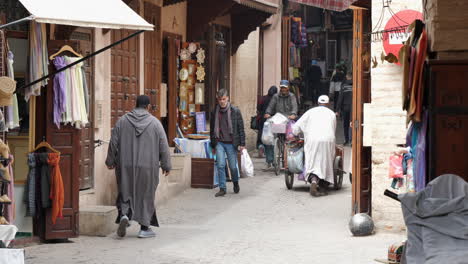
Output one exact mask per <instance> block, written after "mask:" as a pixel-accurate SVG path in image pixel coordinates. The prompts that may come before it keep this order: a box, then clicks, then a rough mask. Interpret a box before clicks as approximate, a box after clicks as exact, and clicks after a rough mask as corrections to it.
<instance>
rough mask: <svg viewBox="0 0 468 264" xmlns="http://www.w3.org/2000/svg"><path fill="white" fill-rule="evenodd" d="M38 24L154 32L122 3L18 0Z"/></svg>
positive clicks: (106, 0)
mask: <svg viewBox="0 0 468 264" xmlns="http://www.w3.org/2000/svg"><path fill="white" fill-rule="evenodd" d="M19 1H20V2H21V4H23V6H24V7H25V8H26V9H27V10H28V12H29V13H31V15H32V17H33V19H34V20H35V21H36V22H39V23H49V24H59V25H69V26H76V27H93V28H109V29H132V30H153V27H154V26H153V25H151V24H149V23H148V22H146V21H145V20H144V19H143V18H141V17H140V16H139V15H138V14H137V13H135V11H133V10H132V9H131V8H130V7H128V6H127V5H126V4H125V3H124V2H122V1H121V0H79V1H77V0H40V1H39V0H19Z"/></svg>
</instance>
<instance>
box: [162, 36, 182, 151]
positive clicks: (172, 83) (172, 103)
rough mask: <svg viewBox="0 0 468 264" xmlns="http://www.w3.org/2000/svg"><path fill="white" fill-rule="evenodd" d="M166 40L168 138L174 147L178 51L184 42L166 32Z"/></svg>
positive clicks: (180, 38) (180, 37)
mask: <svg viewBox="0 0 468 264" xmlns="http://www.w3.org/2000/svg"><path fill="white" fill-rule="evenodd" d="M164 38H165V41H166V43H167V64H166V65H167V75H168V80H167V90H168V102H167V108H168V111H167V117H168V127H167V136H168V140H169V145H171V146H174V138H175V137H176V128H177V120H178V118H177V91H178V85H177V72H178V71H177V70H178V69H177V60H178V59H179V56H178V50H179V45H180V43H181V40H182V36H180V35H176V34H172V33H167V32H164Z"/></svg>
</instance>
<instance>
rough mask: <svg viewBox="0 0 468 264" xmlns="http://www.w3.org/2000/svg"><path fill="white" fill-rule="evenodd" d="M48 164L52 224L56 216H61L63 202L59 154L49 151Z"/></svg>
mask: <svg viewBox="0 0 468 264" xmlns="http://www.w3.org/2000/svg"><path fill="white" fill-rule="evenodd" d="M48 163H49V166H50V168H51V173H50V176H51V182H50V199H51V200H52V216H51V217H52V219H51V220H52V224H55V221H56V220H57V217H60V218H62V217H63V214H62V210H63V203H64V199H65V198H64V189H63V180H62V174H61V173H60V166H59V163H60V154H58V153H49V160H48Z"/></svg>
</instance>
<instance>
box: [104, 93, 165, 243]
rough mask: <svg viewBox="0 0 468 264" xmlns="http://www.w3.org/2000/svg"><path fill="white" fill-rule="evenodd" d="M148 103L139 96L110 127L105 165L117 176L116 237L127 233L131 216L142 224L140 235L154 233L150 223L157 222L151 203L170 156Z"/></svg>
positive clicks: (155, 223)
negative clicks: (133, 106)
mask: <svg viewBox="0 0 468 264" xmlns="http://www.w3.org/2000/svg"><path fill="white" fill-rule="evenodd" d="M150 107H151V105H150V99H149V97H148V96H146V95H140V96H138V98H137V102H136V108H135V109H134V110H133V111H131V112H129V113H127V114H125V115H124V116H122V117H121V118H120V119H119V120H118V121H117V123H116V125H115V127H114V128H113V129H112V135H111V141H110V143H109V149H108V152H107V159H106V165H107V167H108V168H109V169H115V175H116V178H117V188H118V197H117V201H116V206H117V209H118V212H119V214H118V217H117V220H116V223H117V224H119V227H118V229H117V235H118V236H119V237H124V236H125V235H126V229H127V227H128V225H129V221H131V220H132V221H136V222H138V223H139V224H140V226H141V229H140V232H139V233H138V237H139V238H148V237H154V236H156V233H155V232H154V231H153V230H151V228H150V225H151V226H156V227H158V226H159V224H158V219H157V217H156V209H155V207H154V200H155V195H156V188H157V187H158V183H159V168H161V169H162V172H163V174H164V175H165V176H168V175H169V171H170V170H171V157H170V153H169V146H168V143H167V137H166V133H165V131H164V128H163V126H162V124H161V122H160V121H159V120H158V119H157V118H155V117H154V116H152V115H151V114H150V113H149V109H150Z"/></svg>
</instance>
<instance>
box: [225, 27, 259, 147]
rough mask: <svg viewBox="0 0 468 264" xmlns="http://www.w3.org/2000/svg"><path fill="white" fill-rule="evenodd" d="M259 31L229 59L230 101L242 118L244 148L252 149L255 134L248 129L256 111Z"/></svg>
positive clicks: (255, 138)
mask: <svg viewBox="0 0 468 264" xmlns="http://www.w3.org/2000/svg"><path fill="white" fill-rule="evenodd" d="M258 47H259V30H258V29H257V30H256V31H253V32H252V33H250V35H249V38H248V39H247V40H246V41H245V42H244V44H242V45H241V46H240V47H239V49H238V50H237V52H236V54H234V55H233V56H232V58H231V73H232V75H231V76H232V77H231V101H232V103H233V104H234V105H236V106H238V107H239V108H240V110H241V112H242V117H243V118H244V127H245V134H246V135H245V137H246V146H247V148H248V149H249V150H251V149H254V148H255V146H256V141H257V133H256V132H255V131H254V130H252V129H250V117H251V116H253V115H255V114H256V111H257V109H256V108H257V87H258Z"/></svg>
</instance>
